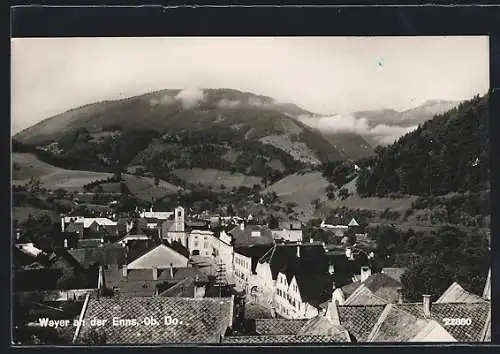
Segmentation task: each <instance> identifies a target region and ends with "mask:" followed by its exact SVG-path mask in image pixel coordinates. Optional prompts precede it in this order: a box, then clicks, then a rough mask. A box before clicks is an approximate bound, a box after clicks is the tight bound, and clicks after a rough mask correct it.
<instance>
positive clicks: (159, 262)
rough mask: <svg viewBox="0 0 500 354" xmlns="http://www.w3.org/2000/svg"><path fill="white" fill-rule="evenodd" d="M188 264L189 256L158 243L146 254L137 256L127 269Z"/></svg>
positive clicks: (160, 267)
mask: <svg viewBox="0 0 500 354" xmlns="http://www.w3.org/2000/svg"><path fill="white" fill-rule="evenodd" d="M187 264H188V258H186V257H184V256H183V255H182V254H180V253H178V252H176V251H174V250H173V249H171V248H170V247H167V246H166V245H164V244H160V245H156V246H154V247H153V248H152V249H149V250H147V251H146V252H145V253H144V254H142V255H140V256H139V257H137V258H136V259H135V260H133V261H132V262H129V263H128V264H127V265H126V267H125V269H124V270H123V272H124V274H125V272H126V271H127V270H133V269H152V268H155V267H156V268H158V269H165V268H171V267H173V268H183V267H186V265H187Z"/></svg>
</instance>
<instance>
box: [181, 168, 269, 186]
mask: <svg viewBox="0 0 500 354" xmlns="http://www.w3.org/2000/svg"><path fill="white" fill-rule="evenodd" d="M174 173H175V175H176V176H177V177H179V178H181V179H183V180H185V181H186V182H187V183H190V184H202V185H204V186H212V188H214V189H219V188H220V186H221V185H224V187H226V188H229V189H231V188H233V187H236V188H238V187H241V186H244V187H249V188H251V187H253V185H254V184H261V183H262V179H261V178H260V177H255V176H247V175H244V174H242V173H233V174H231V172H229V171H222V170H216V169H211V168H207V169H205V170H204V169H201V168H192V169H177V170H175V171H174Z"/></svg>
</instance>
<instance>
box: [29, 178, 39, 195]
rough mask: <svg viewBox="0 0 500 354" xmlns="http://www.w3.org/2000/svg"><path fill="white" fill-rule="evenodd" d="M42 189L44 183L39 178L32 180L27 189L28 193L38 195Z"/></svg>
mask: <svg viewBox="0 0 500 354" xmlns="http://www.w3.org/2000/svg"><path fill="white" fill-rule="evenodd" d="M41 187H42V183H41V182H40V179H39V178H34V177H33V178H31V179H30V180H29V182H28V184H27V185H26V189H27V190H28V192H30V193H33V194H36V193H39V192H40V188H41Z"/></svg>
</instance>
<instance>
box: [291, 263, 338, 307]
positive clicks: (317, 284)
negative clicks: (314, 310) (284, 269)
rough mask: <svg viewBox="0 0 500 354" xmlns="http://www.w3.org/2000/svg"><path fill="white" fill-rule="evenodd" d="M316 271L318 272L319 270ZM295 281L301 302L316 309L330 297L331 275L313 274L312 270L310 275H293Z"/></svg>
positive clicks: (331, 289) (331, 288)
mask: <svg viewBox="0 0 500 354" xmlns="http://www.w3.org/2000/svg"><path fill="white" fill-rule="evenodd" d="M317 271H318V272H320V270H319V269H318V270H317ZM295 279H296V280H297V286H298V288H299V291H300V297H301V298H302V301H304V302H306V303H308V304H310V305H313V306H315V307H318V306H319V305H320V304H321V303H322V302H325V301H327V300H328V299H330V298H331V296H332V291H333V280H334V277H333V275H329V274H314V270H313V271H311V272H310V273H299V274H297V275H295Z"/></svg>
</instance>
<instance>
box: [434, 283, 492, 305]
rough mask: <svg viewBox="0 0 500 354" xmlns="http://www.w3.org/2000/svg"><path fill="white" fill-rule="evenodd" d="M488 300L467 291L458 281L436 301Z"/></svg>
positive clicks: (464, 301) (463, 301)
mask: <svg viewBox="0 0 500 354" xmlns="http://www.w3.org/2000/svg"><path fill="white" fill-rule="evenodd" d="M483 301H486V300H484V299H483V298H481V297H479V296H477V295H475V294H472V293H470V292H468V291H466V290H465V289H464V288H462V287H461V286H460V284H458V283H457V282H454V283H453V284H451V285H450V287H449V288H448V289H446V291H445V292H444V293H443V295H441V296H440V297H439V299H437V300H436V303H446V302H458V303H474V302H483Z"/></svg>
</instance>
